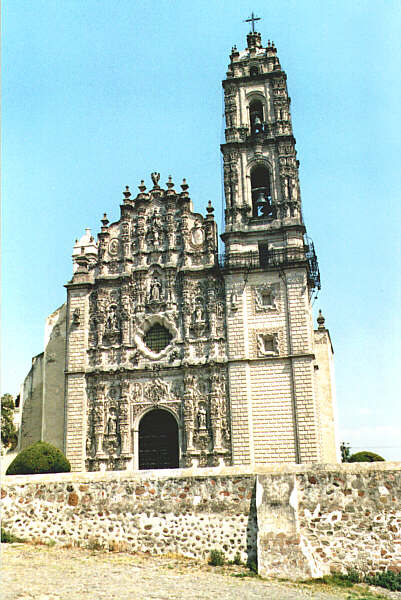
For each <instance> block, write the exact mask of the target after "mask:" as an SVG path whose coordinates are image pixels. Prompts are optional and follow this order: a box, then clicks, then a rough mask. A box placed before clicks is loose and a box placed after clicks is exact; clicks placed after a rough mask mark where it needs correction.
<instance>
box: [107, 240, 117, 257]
mask: <svg viewBox="0 0 401 600" xmlns="http://www.w3.org/2000/svg"><path fill="white" fill-rule="evenodd" d="M108 252H109V254H110V256H112V257H113V258H114V257H115V256H118V254H119V252H120V241H119V239H118V238H113V239H111V240H110V242H109V246H108Z"/></svg>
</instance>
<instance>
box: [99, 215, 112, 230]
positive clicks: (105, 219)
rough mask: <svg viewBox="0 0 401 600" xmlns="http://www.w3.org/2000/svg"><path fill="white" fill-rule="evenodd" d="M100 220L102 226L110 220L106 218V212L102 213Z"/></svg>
mask: <svg viewBox="0 0 401 600" xmlns="http://www.w3.org/2000/svg"><path fill="white" fill-rule="evenodd" d="M100 221H101V223H102V225H103V227H107V225H108V224H109V222H110V221H109V220H108V218H107V214H106V213H104V214H103V219H100Z"/></svg>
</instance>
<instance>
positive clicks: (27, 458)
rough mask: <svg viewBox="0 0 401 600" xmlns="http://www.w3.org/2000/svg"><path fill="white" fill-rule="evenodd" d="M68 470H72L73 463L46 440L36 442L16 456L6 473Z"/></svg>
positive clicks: (29, 473)
mask: <svg viewBox="0 0 401 600" xmlns="http://www.w3.org/2000/svg"><path fill="white" fill-rule="evenodd" d="M68 471H71V465H70V463H69V462H68V460H67V459H66V457H65V456H64V454H63V453H62V452H61V450H59V449H58V448H55V447H54V446H52V445H51V444H47V443H46V442H36V444H33V445H32V446H29V448H25V450H23V451H22V452H20V453H19V454H18V455H17V456H16V457H15V458H14V460H13V461H12V463H11V464H10V465H9V467H8V469H7V471H6V475H33V474H38V473H66V472H68Z"/></svg>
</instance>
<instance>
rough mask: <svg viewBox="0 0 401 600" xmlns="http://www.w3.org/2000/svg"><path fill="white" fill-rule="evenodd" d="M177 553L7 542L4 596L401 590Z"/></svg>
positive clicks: (52, 598)
mask: <svg viewBox="0 0 401 600" xmlns="http://www.w3.org/2000/svg"><path fill="white" fill-rule="evenodd" d="M249 573H250V572H249V571H248V569H246V567H241V566H224V567H211V566H209V565H207V564H199V563H198V562H196V561H193V560H188V559H184V558H180V557H176V556H165V557H154V556H147V555H137V554H135V555H132V554H128V553H106V552H99V551H96V552H95V551H91V550H82V549H79V548H71V549H66V548H59V547H57V546H54V547H49V546H34V545H30V544H2V546H1V575H2V576H1V588H2V589H1V598H2V600H80V599H81V598H82V599H85V600H101V599H107V600H113V599H118V600H137V599H138V600H139V599H140V600H148V599H154V600H179V599H183V598H185V599H186V600H212V599H213V600H220V599H221V600H238V599H240V600H251V599H252V600H254V599H255V598H256V599H259V598H260V599H265V598H266V599H272V600H306V599H308V600H312V599H313V600H357V599H360V600H373V598H394V599H395V598H401V593H394V592H392V593H391V592H386V591H383V592H382V591H379V590H377V592H378V593H379V594H380V595H378V593H376V591H370V590H367V588H361V587H360V586H357V587H355V588H352V589H349V588H347V589H339V588H337V589H336V588H332V587H329V586H326V585H318V584H313V585H307V584H296V583H290V582H283V581H277V580H264V579H260V578H259V577H252V576H249Z"/></svg>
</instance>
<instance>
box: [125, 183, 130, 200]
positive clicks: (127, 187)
mask: <svg viewBox="0 0 401 600" xmlns="http://www.w3.org/2000/svg"><path fill="white" fill-rule="evenodd" d="M123 194H124V198H125V200H129V199H130V197H131V192H130V191H129V185H126V186H125V191H124V192H123Z"/></svg>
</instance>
